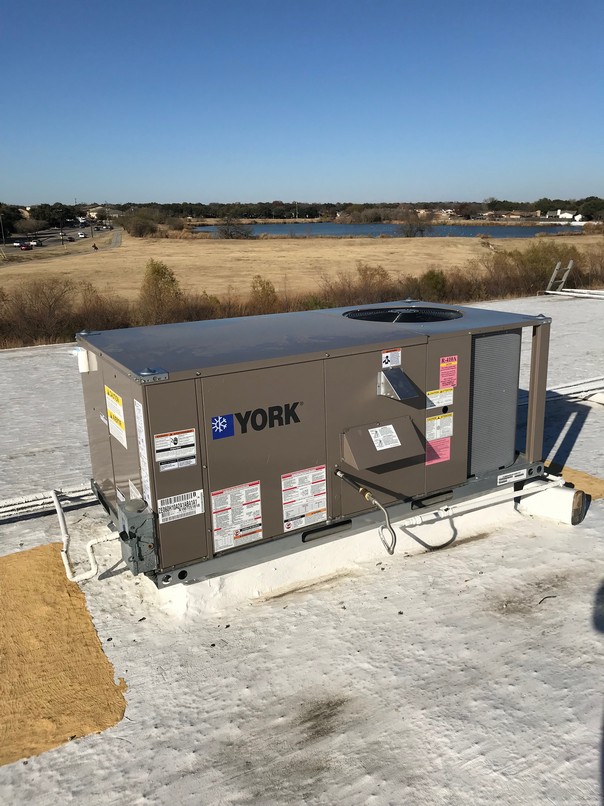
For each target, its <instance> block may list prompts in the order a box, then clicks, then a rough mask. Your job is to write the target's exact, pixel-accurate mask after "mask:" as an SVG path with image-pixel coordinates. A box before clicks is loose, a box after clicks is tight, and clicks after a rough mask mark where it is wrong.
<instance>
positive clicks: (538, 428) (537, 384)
mask: <svg viewBox="0 0 604 806" xmlns="http://www.w3.org/2000/svg"><path fill="white" fill-rule="evenodd" d="M549 332H550V324H549V321H547V322H544V323H543V324H542V325H539V326H538V327H534V328H533V340H532V347H531V377H530V390H529V402H528V418H527V427H526V458H527V460H528V461H529V462H540V461H541V460H542V459H543V428H544V422H545V394H546V391H547V359H548V350H549Z"/></svg>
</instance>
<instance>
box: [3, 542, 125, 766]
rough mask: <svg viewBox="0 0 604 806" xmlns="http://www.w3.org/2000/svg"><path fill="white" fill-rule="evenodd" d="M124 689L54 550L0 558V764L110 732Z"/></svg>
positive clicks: (55, 546)
mask: <svg viewBox="0 0 604 806" xmlns="http://www.w3.org/2000/svg"><path fill="white" fill-rule="evenodd" d="M125 688H126V686H125V683H124V682H123V681H120V684H119V685H116V683H115V682H114V669H113V666H112V665H111V663H110V662H109V660H108V659H107V657H106V656H105V654H104V652H103V649H102V647H101V643H100V641H99V639H98V636H97V634H96V631H95V629H94V625H93V623H92V619H91V617H90V613H89V612H88V610H87V608H86V600H85V598H84V594H83V593H82V591H81V590H80V588H79V587H78V585H76V584H75V583H74V582H70V581H69V580H68V579H67V577H66V576H65V569H64V567H63V562H62V560H61V544H60V543H53V544H51V545H46V546H40V547H38V548H35V549H31V550H30V551H23V552H19V553H17V554H10V555H8V556H7V557H0V764H8V763H10V762H13V761H17V760H18V759H21V758H26V757H27V756H32V755H37V754H38V753H42V752H43V751H45V750H49V749H50V748H53V747H57V746H58V745H60V744H63V743H64V742H67V741H69V740H70V739H75V738H78V737H80V736H86V735H87V734H89V733H96V732H99V731H102V730H105V729H106V728H109V727H111V726H112V725H115V724H116V723H117V722H119V721H120V720H121V719H122V717H123V716H124V711H125V709H126V701H125V699H124V695H123V691H124V690H125Z"/></svg>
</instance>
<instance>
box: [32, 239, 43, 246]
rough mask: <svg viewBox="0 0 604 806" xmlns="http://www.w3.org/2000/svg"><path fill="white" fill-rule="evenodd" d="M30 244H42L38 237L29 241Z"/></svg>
mask: <svg viewBox="0 0 604 806" xmlns="http://www.w3.org/2000/svg"><path fill="white" fill-rule="evenodd" d="M29 244H30V246H42V245H43V244H42V241H40V240H38V238H34V239H33V241H30V242H29Z"/></svg>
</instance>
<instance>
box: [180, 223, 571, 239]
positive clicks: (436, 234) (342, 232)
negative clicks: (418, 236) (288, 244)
mask: <svg viewBox="0 0 604 806" xmlns="http://www.w3.org/2000/svg"><path fill="white" fill-rule="evenodd" d="M250 226H251V230H252V235H256V236H258V235H265V234H266V235H281V236H283V237H287V238H321V237H324V238H379V237H380V236H388V237H391V238H396V237H401V235H400V228H399V227H398V226H397V225H396V224H333V223H329V224H321V223H308V224H251V225H250ZM217 229H218V225H209V226H205V227H195V231H196V232H216V231H217ZM571 231H576V227H571V226H570V225H567V224H566V225H565V224H554V225H547V226H546V225H542V226H533V227H516V226H514V225H509V226H498V225H497V224H484V225H476V224H474V225H473V224H467V225H466V224H464V225H461V224H460V225H452V224H439V225H438V226H435V227H432V229H431V230H430V231H429V232H428V233H427V234H426V237H427V238H447V237H449V238H450V237H454V238H475V237H476V236H479V235H488V236H489V237H491V238H532V237H533V236H534V235H537V234H538V233H543V234H546V233H547V234H549V235H556V234H557V233H559V232H571Z"/></svg>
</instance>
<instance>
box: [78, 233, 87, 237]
mask: <svg viewBox="0 0 604 806" xmlns="http://www.w3.org/2000/svg"><path fill="white" fill-rule="evenodd" d="M87 237H88V235H86V233H85V232H78V238H87Z"/></svg>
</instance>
